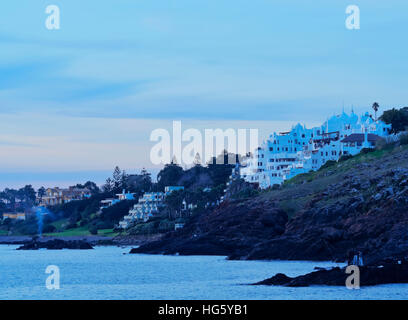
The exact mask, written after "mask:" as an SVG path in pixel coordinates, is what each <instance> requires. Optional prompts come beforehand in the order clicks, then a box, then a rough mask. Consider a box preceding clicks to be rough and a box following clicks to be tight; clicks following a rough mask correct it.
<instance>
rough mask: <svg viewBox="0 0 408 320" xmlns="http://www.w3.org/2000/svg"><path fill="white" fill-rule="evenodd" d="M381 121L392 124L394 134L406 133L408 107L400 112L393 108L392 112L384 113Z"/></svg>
mask: <svg viewBox="0 0 408 320" xmlns="http://www.w3.org/2000/svg"><path fill="white" fill-rule="evenodd" d="M380 120H382V121H384V122H385V123H387V124H391V126H392V131H391V132H392V133H398V132H401V131H404V130H406V128H407V127H408V107H404V108H401V109H399V110H398V109H395V108H392V109H391V110H387V111H384V113H383V114H382V116H381V117H380Z"/></svg>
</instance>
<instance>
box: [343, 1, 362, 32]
mask: <svg viewBox="0 0 408 320" xmlns="http://www.w3.org/2000/svg"><path fill="white" fill-rule="evenodd" d="M346 14H347V15H348V16H347V18H346V22H345V24H346V28H347V29H349V30H359V29H360V8H359V7H358V6H357V5H355V4H353V5H349V6H347V8H346Z"/></svg>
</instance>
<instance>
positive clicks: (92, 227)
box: [88, 225, 98, 235]
mask: <svg viewBox="0 0 408 320" xmlns="http://www.w3.org/2000/svg"><path fill="white" fill-rule="evenodd" d="M88 230H89V232H90V234H93V235H96V234H98V228H97V227H96V226H94V225H92V226H90V227H89V229H88Z"/></svg>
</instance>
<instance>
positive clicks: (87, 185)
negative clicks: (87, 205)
mask: <svg viewBox="0 0 408 320" xmlns="http://www.w3.org/2000/svg"><path fill="white" fill-rule="evenodd" d="M84 188H87V189H89V190H90V191H91V193H92V194H96V193H99V192H100V191H101V190H100V189H99V187H98V186H97V185H96V183H95V182H93V181H87V182H85V184H84Z"/></svg>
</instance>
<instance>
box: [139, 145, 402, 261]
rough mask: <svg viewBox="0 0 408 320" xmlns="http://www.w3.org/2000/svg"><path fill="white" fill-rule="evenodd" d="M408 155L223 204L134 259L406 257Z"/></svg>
mask: <svg viewBox="0 0 408 320" xmlns="http://www.w3.org/2000/svg"><path fill="white" fill-rule="evenodd" d="M407 230H408V149H407V147H406V146H396V147H393V148H389V149H384V150H376V151H374V152H367V153H362V154H359V155H358V156H355V157H353V158H351V159H348V160H346V161H340V162H337V163H333V164H330V165H327V166H324V167H323V168H321V169H320V170H319V171H317V172H311V173H308V174H303V175H299V176H297V177H295V178H293V179H292V180H289V181H288V182H287V183H285V184H284V185H283V186H281V187H280V188H277V189H276V190H269V191H265V192H262V193H260V194H259V195H256V196H254V197H251V198H249V199H238V200H232V199H230V200H227V201H225V202H224V203H222V204H221V205H220V206H219V207H218V208H216V209H215V210H213V211H211V212H206V213H202V214H200V215H197V216H194V217H192V218H191V220H190V221H189V222H188V223H187V224H186V225H185V227H184V228H183V229H181V230H179V231H177V232H172V233H169V234H167V235H165V236H164V237H163V238H161V239H160V240H159V241H154V242H151V243H149V244H146V245H143V246H141V247H139V248H136V249H133V250H132V253H164V254H176V253H178V254H181V255H227V256H228V257H229V258H230V259H257V260H267V259H285V260H334V261H346V260H347V259H348V258H349V256H350V254H351V252H352V251H355V250H359V251H362V253H363V255H364V259H365V261H366V262H367V263H375V262H376V261H379V260H381V259H385V258H400V257H401V258H403V257H405V256H407V255H408V232H407Z"/></svg>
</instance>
